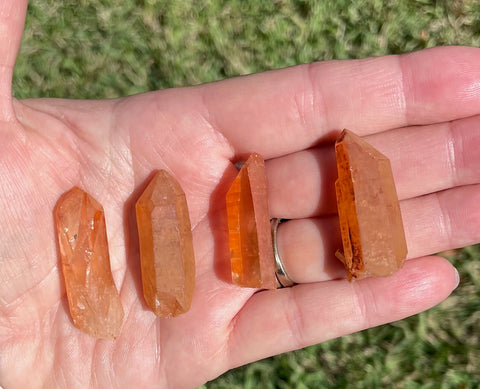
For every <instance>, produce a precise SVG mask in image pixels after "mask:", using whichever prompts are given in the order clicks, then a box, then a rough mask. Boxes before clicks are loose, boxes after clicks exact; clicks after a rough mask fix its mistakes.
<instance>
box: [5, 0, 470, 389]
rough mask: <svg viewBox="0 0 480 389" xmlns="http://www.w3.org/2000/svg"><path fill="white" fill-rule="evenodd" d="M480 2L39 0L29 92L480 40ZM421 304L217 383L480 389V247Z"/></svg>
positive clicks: (187, 77) (99, 89)
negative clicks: (429, 305)
mask: <svg viewBox="0 0 480 389" xmlns="http://www.w3.org/2000/svg"><path fill="white" fill-rule="evenodd" d="M479 20H480V7H479V5H478V1H477V0H463V1H462V0H452V1H447V0H445V1H440V0H439V1H426V0H422V1H406V0H399V1H395V0H388V1H380V0H368V1H367V0H363V1H346V0H340V1H336V2H335V1H285V0H284V1H281V0H278V1H255V0H247V1H240V0H237V1H220V0H203V1H193V0H190V1H168V0H124V1H121V2H120V1H116V0H96V1H94V0H63V1H60V0H31V4H30V6H29V14H28V18H27V23H26V31H25V35H24V40H23V43H22V48H21V52H20V56H19V59H18V63H17V67H16V69H15V74H14V83H13V87H14V94H15V96H16V97H19V98H24V97H46V96H51V97H65V98H110V97H118V96H124V95H127V94H133V93H139V92H144V91H148V90H152V89H159V88H169V87H176V86H183V85H192V84H198V83H202V82H208V81H213V80H219V79H223V78H227V77H232V76H236V75H240V74H247V73H251V72H258V71H263V70H268V69H273V68H278V67H284V66H290V65H295V64H299V63H305V62H310V61H315V60H328V59H332V58H336V59H342V58H361V57H366V56H374V55H383V54H395V53H402V52H407V51H411V50H417V49H422V48H426V47H432V46H437V45H446V44H459V45H471V46H480V23H479ZM450 259H451V260H452V261H453V263H454V264H455V266H457V268H458V269H459V271H460V274H461V278H462V281H461V284H460V286H459V288H458V289H457V290H456V291H455V292H454V293H453V295H452V296H451V297H450V298H449V299H447V300H446V301H445V302H444V303H442V304H440V305H439V306H437V307H435V308H433V309H431V310H429V311H427V312H425V313H422V314H420V315H417V316H414V317H412V318H408V319H406V320H402V321H399V322H396V323H394V324H391V325H386V326H382V327H378V328H374V329H370V330H367V331H363V332H361V333H357V334H353V335H350V336H346V337H343V338H341V339H336V340H333V341H330V342H326V343H324V344H320V345H317V346H312V347H309V348H306V349H304V350H300V351H297V352H292V353H287V354H283V355H280V356H276V357H273V358H269V359H266V360H263V361H260V362H257V363H253V364H250V365H247V366H244V367H241V368H238V369H235V370H233V371H230V372H228V373H226V374H224V375H223V376H221V377H219V378H218V379H217V380H215V381H213V382H210V383H208V384H206V385H205V386H204V387H205V388H208V389H213V388H323V387H327V388H328V387H335V388H347V387H348V388H351V387H355V388H478V387H479V386H480V373H479V366H480V355H479V344H480V339H479V334H480V312H479V309H478V307H479V305H480V304H479V303H480V302H479V298H478V296H479V295H480V265H479V263H480V262H479V259H480V246H478V245H477V246H473V247H468V248H466V249H463V250H460V251H457V252H456V254H455V255H454V256H453V257H452V258H450Z"/></svg>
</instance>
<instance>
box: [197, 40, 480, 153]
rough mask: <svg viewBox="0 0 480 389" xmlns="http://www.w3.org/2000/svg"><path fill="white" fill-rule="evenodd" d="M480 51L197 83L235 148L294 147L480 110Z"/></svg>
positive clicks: (439, 51)
mask: <svg viewBox="0 0 480 389" xmlns="http://www.w3.org/2000/svg"><path fill="white" fill-rule="evenodd" d="M479 53H480V51H479V49H477V48H467V47H439V48H434V49H428V50H423V51H419V52H414V53H410V54H404V55H400V56H385V57H378V58H368V59H363V60H351V61H328V62H320V63H313V64H308V65H300V66H296V67H291V68H287V69H282V70H277V71H271V72H267V73H263V74H255V75H251V76H246V77H241V78H235V79H230V80H227V81H224V82H219V83H214V84H208V85H204V86H201V87H198V89H197V90H198V92H199V93H200V94H201V96H202V100H203V102H204V104H205V106H206V108H207V110H208V118H209V121H210V122H211V123H212V125H213V126H214V127H215V128H216V129H217V130H219V131H221V132H222V133H223V134H224V136H225V137H226V138H227V139H228V140H229V141H230V142H231V144H232V145H233V147H234V149H235V151H236V152H237V153H248V152H252V151H256V152H259V153H261V154H263V155H264V157H265V158H271V157H275V156H279V155H283V154H288V153H292V152H294V151H298V150H302V149H304V148H308V147H311V146H312V145H314V144H318V142H320V141H322V140H324V139H325V138H326V137H330V138H331V137H332V135H333V132H334V131H337V130H341V129H343V128H349V129H351V130H353V131H355V132H356V133H358V134H359V135H366V134H371V133H375V132H379V131H384V130H386V129H392V128H397V127H402V126H406V125H418V124H431V123H439V122H444V121H449V120H453V119H458V118H462V117H467V116H472V115H476V114H478V113H479V111H480V105H479V104H478V101H479V98H480V55H479Z"/></svg>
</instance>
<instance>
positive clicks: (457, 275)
mask: <svg viewBox="0 0 480 389" xmlns="http://www.w3.org/2000/svg"><path fill="white" fill-rule="evenodd" d="M458 284H460V274H458V270H457V269H455V287H454V288H453V289H457V287H458Z"/></svg>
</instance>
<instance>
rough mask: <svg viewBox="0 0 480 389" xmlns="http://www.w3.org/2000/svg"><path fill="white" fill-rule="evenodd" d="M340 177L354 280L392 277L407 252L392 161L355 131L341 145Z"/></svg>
mask: <svg viewBox="0 0 480 389" xmlns="http://www.w3.org/2000/svg"><path fill="white" fill-rule="evenodd" d="M335 154H336V158H337V169H338V180H337V181H336V182H335V189H336V193H337V204H338V216H339V219H340V230H341V234H342V241H343V253H342V252H340V251H337V254H336V255H337V257H338V258H339V259H340V260H341V261H342V262H343V263H344V264H345V268H346V270H347V276H348V279H349V280H352V279H360V278H365V277H370V276H390V275H392V274H393V273H395V272H396V271H397V270H398V269H400V268H401V267H402V265H403V262H404V260H405V257H406V255H407V244H406V240H405V232H404V229H403V223H402V215H401V213H400V207H399V204H398V197H397V192H396V189H395V183H394V181H393V174H392V169H391V166H390V161H389V160H388V158H387V157H386V156H384V155H383V154H382V153H380V152H379V151H378V150H376V149H375V148H374V147H372V146H371V145H369V144H368V143H367V142H366V141H364V140H363V139H362V138H360V137H359V136H357V135H355V134H354V133H353V132H351V131H348V130H344V131H343V132H342V134H341V135H340V137H339V138H338V140H337V142H336V144H335Z"/></svg>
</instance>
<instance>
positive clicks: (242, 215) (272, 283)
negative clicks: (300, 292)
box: [226, 153, 277, 289]
mask: <svg viewBox="0 0 480 389" xmlns="http://www.w3.org/2000/svg"><path fill="white" fill-rule="evenodd" d="M226 205H227V219H228V235H229V245H230V261H231V267H232V281H233V283H234V284H236V285H239V286H244V287H250V288H263V289H275V288H276V287H277V283H276V278H275V262H274V257H273V246H272V233H271V227H270V215H269V212H268V198H267V179H266V176H265V163H264V161H263V158H262V156H261V155H259V154H257V153H253V154H251V155H250V157H249V158H248V160H247V161H246V162H245V164H244V165H243V167H242V169H241V170H240V172H239V173H238V175H237V177H236V178H235V180H234V181H233V183H232V185H231V187H230V189H229V190H228V193H227V196H226Z"/></svg>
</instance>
